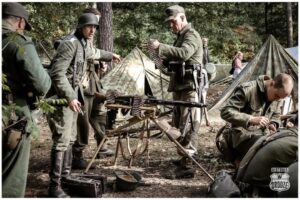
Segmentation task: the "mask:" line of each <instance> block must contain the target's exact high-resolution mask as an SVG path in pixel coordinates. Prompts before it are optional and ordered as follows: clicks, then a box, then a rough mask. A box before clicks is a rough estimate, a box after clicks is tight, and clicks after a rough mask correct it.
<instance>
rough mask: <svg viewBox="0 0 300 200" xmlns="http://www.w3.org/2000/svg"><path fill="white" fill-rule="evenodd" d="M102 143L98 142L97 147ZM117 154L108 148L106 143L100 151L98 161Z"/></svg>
mask: <svg viewBox="0 0 300 200" xmlns="http://www.w3.org/2000/svg"><path fill="white" fill-rule="evenodd" d="M99 144H100V142H98V141H97V146H99ZM114 154H115V152H114V151H113V150H111V149H109V148H108V146H107V144H106V141H105V142H104V144H103V146H102V147H101V149H100V151H99V152H98V154H97V157H96V158H98V159H101V158H106V157H111V156H113V155H114Z"/></svg>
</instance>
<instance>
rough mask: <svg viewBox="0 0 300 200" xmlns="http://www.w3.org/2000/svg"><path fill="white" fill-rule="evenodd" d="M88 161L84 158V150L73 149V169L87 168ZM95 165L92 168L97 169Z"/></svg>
mask: <svg viewBox="0 0 300 200" xmlns="http://www.w3.org/2000/svg"><path fill="white" fill-rule="evenodd" d="M87 166H88V162H87V161H86V160H85V159H84V158H83V152H82V151H77V152H76V151H73V161H72V169H86V168H87ZM95 168H96V167H95V165H94V164H92V165H91V167H90V169H95Z"/></svg>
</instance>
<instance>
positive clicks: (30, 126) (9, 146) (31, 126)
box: [2, 3, 51, 197]
mask: <svg viewBox="0 0 300 200" xmlns="http://www.w3.org/2000/svg"><path fill="white" fill-rule="evenodd" d="M28 18H29V13H28V12H27V11H26V10H25V9H24V7H23V6H22V5H21V4H19V3H3V4H2V70H3V74H5V75H6V76H7V83H6V84H7V86H8V87H9V88H10V91H9V92H8V91H5V90H3V91H2V108H4V107H9V106H14V105H16V106H17V107H18V108H20V111H19V112H17V110H16V111H15V112H8V113H7V112H6V111H5V109H3V110H2V197H24V194H25V187H26V180H27V172H28V163H29V154H30V142H31V137H32V135H34V130H37V127H36V124H35V121H34V120H33V115H32V110H31V109H30V108H32V105H33V104H32V103H33V102H34V101H31V100H33V99H34V98H33V97H38V96H44V95H45V94H46V93H47V92H48V90H49V88H50V86H51V79H50V77H49V75H48V74H47V72H46V71H45V70H44V68H43V66H42V64H41V61H40V59H39V57H38V54H37V52H36V49H35V47H34V45H33V43H32V41H31V39H30V38H29V37H27V36H25V35H24V30H27V31H30V30H31V26H30V24H29V23H28ZM12 113H14V114H15V115H13V114H12ZM8 127H10V128H8Z"/></svg>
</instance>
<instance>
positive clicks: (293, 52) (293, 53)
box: [285, 47, 298, 62]
mask: <svg viewBox="0 0 300 200" xmlns="http://www.w3.org/2000/svg"><path fill="white" fill-rule="evenodd" d="M285 50H286V51H287V52H288V53H289V54H290V55H291V56H292V57H293V58H294V59H295V60H296V61H297V62H298V47H291V48H286V49H285Z"/></svg>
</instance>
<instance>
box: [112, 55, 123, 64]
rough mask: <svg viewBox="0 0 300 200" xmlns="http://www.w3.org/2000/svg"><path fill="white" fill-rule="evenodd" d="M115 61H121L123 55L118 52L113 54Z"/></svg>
mask: <svg viewBox="0 0 300 200" xmlns="http://www.w3.org/2000/svg"><path fill="white" fill-rule="evenodd" d="M113 61H114V62H115V63H119V62H120V61H121V56H120V55H118V54H113Z"/></svg>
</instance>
